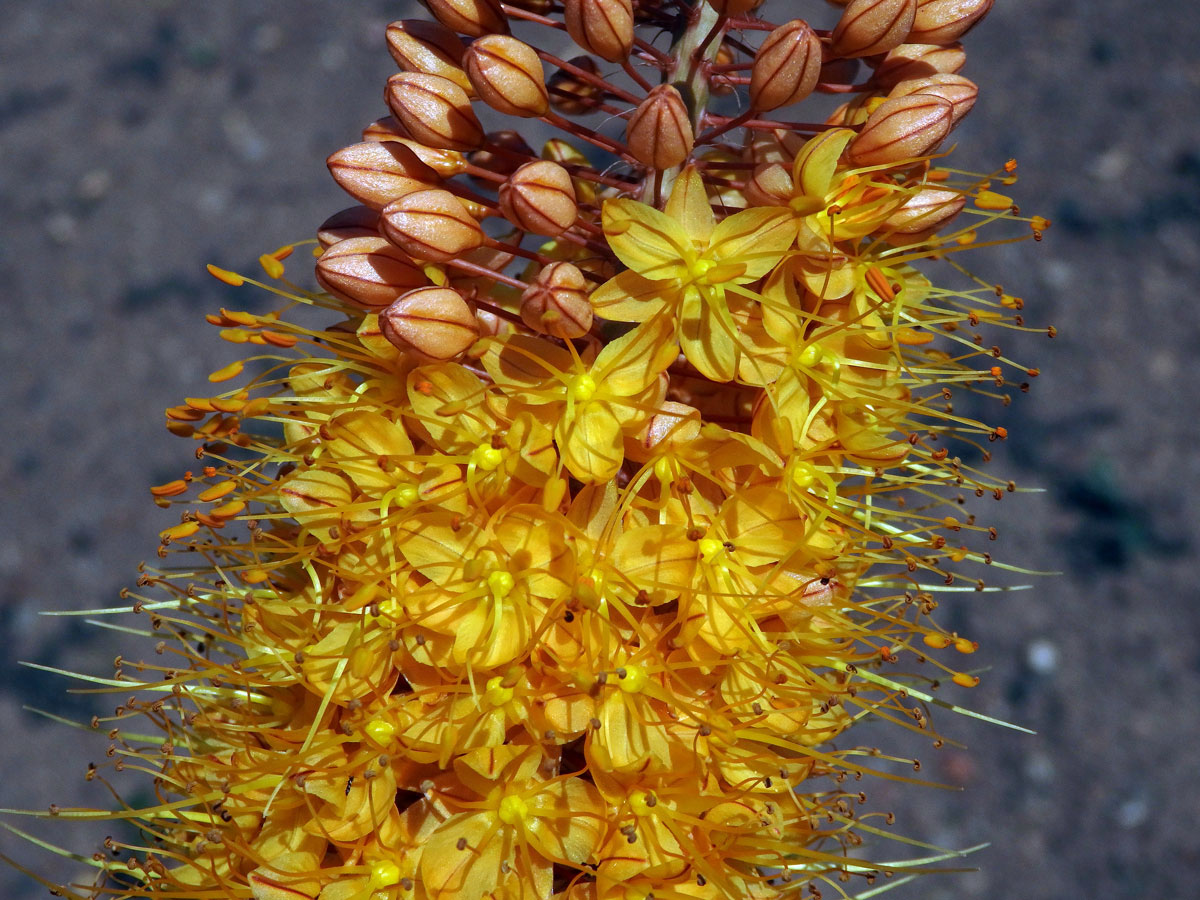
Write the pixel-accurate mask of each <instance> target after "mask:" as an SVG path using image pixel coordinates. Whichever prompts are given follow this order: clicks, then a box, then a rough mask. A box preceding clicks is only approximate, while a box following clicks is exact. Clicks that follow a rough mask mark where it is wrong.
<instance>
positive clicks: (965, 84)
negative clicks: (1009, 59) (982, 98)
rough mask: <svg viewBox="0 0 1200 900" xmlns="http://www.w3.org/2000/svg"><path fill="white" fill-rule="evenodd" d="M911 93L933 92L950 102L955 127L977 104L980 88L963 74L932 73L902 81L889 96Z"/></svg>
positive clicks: (952, 124)
mask: <svg viewBox="0 0 1200 900" xmlns="http://www.w3.org/2000/svg"><path fill="white" fill-rule="evenodd" d="M911 94H931V95H933V96H934V97H941V98H942V99H943V100H945V101H946V102H947V103H949V104H950V108H951V109H952V110H953V114H952V116H951V124H950V127H951V128H953V127H954V126H955V125H957V124H958V123H959V121H960V120H961V119H962V117H963V116H965V115H966V114H967V113H969V112H970V111H971V107H973V106H974V105H975V100H976V99H977V98H978V97H979V88H978V86H977V85H976V84H975V82H973V81H971V79H969V78H964V77H963V76H962V75H930V76H928V77H926V78H912V79H910V80H908V81H902V82H900V83H899V84H898V85H896V86H895V87H894V88H892V92H891V93H890V94H889V95H888V97H889V98H893V97H907V96H909V95H911Z"/></svg>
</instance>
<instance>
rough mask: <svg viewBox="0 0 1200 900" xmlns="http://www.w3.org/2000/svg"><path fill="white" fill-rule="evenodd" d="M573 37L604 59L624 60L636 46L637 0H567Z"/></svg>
mask: <svg viewBox="0 0 1200 900" xmlns="http://www.w3.org/2000/svg"><path fill="white" fill-rule="evenodd" d="M563 14H564V17H565V18H566V21H567V33H568V34H569V35H571V40H573V41H574V42H575V43H576V44H578V45H579V46H580V47H582V48H583V49H584V50H586V51H587V52H588V53H594V54H596V55H597V56H599V57H600V58H601V59H606V60H608V61H609V62H624V61H625V60H627V59H628V58H629V51H630V50H632V49H633V0H563Z"/></svg>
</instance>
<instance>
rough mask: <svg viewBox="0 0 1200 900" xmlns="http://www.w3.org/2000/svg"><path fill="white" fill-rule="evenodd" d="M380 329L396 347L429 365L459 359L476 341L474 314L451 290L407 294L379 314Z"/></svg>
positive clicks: (476, 328) (429, 290) (476, 332)
mask: <svg viewBox="0 0 1200 900" xmlns="http://www.w3.org/2000/svg"><path fill="white" fill-rule="evenodd" d="M379 327H380V330H381V331H383V336H384V337H386V338H387V339H388V340H389V341H391V342H392V343H393V344H394V345H395V346H396V347H398V348H400V349H401V350H403V351H405V352H407V353H412V354H413V355H414V356H416V357H418V358H420V359H422V360H427V361H430V362H448V361H449V360H452V359H454V358H455V357H458V356H461V355H462V354H463V353H465V352H466V351H467V348H469V347H470V346H471V345H472V344H473V343H475V341H476V340H478V338H479V323H478V322H477V321H476V320H475V313H474V312H472V310H471V307H470V306H468V305H467V301H466V300H464V299H463V298H462V295H460V294H459V293H458V291H455V290H452V289H450V288H440V287H423V288H417V289H416V290H415V291H409V292H408V293H407V294H405V295H404V296H403V297H401V298H400V299H398V300H396V302H395V303H393V304H392V305H391V306H389V307H388V308H387V309H385V310H384V311H383V312H381V313H380V314H379Z"/></svg>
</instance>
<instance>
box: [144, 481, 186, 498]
mask: <svg viewBox="0 0 1200 900" xmlns="http://www.w3.org/2000/svg"><path fill="white" fill-rule="evenodd" d="M187 489H188V486H187V482H186V481H184V480H183V479H182V478H176V479H175V480H174V481H168V482H167V483H166V484H156V485H155V486H154V487H152V488H150V493H151V494H153V495H154V496H155V497H174V496H176V495H178V494H182V493H184V492H185V491H186V490H187Z"/></svg>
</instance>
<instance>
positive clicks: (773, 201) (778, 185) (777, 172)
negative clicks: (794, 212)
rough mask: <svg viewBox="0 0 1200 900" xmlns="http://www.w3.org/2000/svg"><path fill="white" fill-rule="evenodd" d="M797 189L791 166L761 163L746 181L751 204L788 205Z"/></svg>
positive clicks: (746, 191) (747, 199) (747, 197)
mask: <svg viewBox="0 0 1200 900" xmlns="http://www.w3.org/2000/svg"><path fill="white" fill-rule="evenodd" d="M795 189H796V188H795V184H794V183H793V182H792V173H791V167H790V166H785V165H783V164H782V163H777V162H772V163H761V164H760V165H758V166H755V168H754V172H753V173H752V174H751V175H750V178H749V179H748V180H747V182H746V189H745V194H746V202H747V203H748V204H750V206H787V204H788V201H789V200H791V199H792V194H793V193H795Z"/></svg>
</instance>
